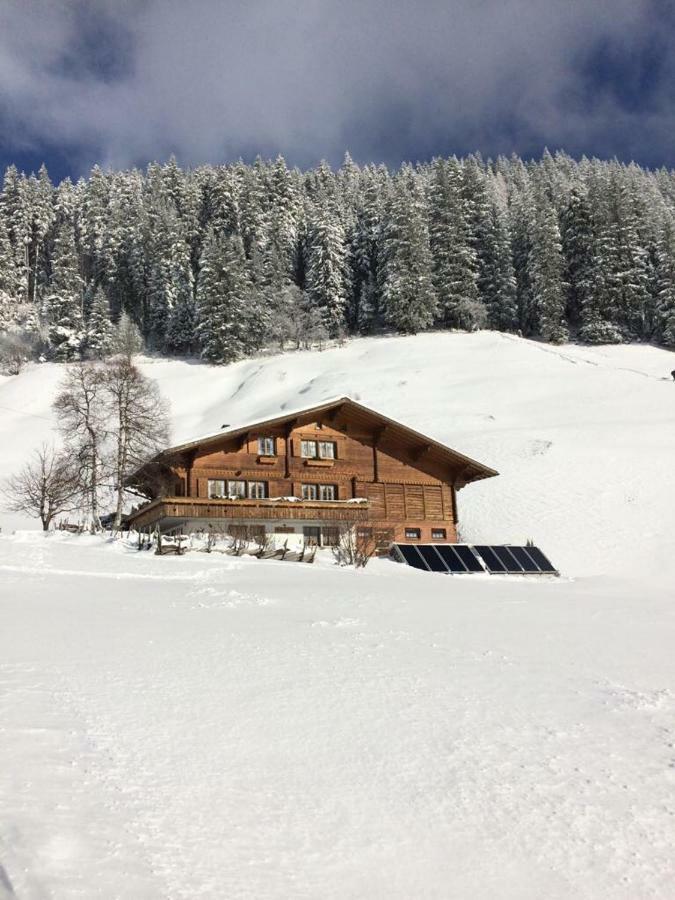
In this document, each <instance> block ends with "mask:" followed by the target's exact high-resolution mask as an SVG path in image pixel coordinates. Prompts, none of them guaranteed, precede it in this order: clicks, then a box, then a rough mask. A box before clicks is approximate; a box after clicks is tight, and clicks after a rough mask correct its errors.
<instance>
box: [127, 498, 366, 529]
mask: <svg viewBox="0 0 675 900" xmlns="http://www.w3.org/2000/svg"><path fill="white" fill-rule="evenodd" d="M369 510H370V503H369V502H368V501H367V500H364V501H361V502H359V503H351V502H348V501H344V500H342V501H340V500H283V499H280V500H272V499H269V500H211V499H208V498H207V497H161V498H159V499H157V500H153V501H151V502H150V503H147V504H146V505H145V506H142V507H141V508H140V509H138V510H137V511H136V512H135V513H133V514H132V515H131V516H130V522H131V524H132V525H133V527H134V528H144V527H147V526H149V525H157V524H159V525H160V527H161V528H166V527H175V526H178V525H180V524H181V523H183V522H187V521H188V520H190V519H193V520H194V519H199V520H205V519H208V520H213V521H219V522H221V524H226V523H224V522H223V520H228V519H229V520H231V521H232V522H242V521H244V522H246V521H251V520H257V521H274V520H276V521H279V522H295V521H298V522H312V521H319V522H325V523H326V524H329V523H339V522H363V521H364V520H366V519H367V518H368V513H369Z"/></svg>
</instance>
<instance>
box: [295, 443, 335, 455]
mask: <svg viewBox="0 0 675 900" xmlns="http://www.w3.org/2000/svg"><path fill="white" fill-rule="evenodd" d="M335 446H336V445H335V441H301V442H300V455H301V456H303V457H304V458H305V459H335V458H336V456H337V454H336V452H335Z"/></svg>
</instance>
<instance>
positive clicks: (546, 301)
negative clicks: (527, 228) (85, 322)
mask: <svg viewBox="0 0 675 900" xmlns="http://www.w3.org/2000/svg"><path fill="white" fill-rule="evenodd" d="M528 272H529V280H530V284H531V289H532V308H533V313H534V317H535V321H536V330H537V332H538V333H539V334H540V335H541V337H542V338H543V339H544V340H545V341H550V342H551V343H554V344H559V343H562V342H563V341H564V340H566V339H567V328H566V327H565V282H564V279H563V273H564V260H563V255H562V243H561V239H560V228H559V226H558V216H557V214H556V211H555V209H554V208H553V206H552V205H551V204H550V203H547V202H546V200H545V199H544V198H543V197H540V198H539V202H538V203H537V207H536V212H535V219H534V228H533V231H532V245H531V248H530V254H529V258H528Z"/></svg>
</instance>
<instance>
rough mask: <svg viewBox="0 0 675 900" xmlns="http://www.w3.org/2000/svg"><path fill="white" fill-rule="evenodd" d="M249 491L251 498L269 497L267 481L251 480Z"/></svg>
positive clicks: (248, 486)
mask: <svg viewBox="0 0 675 900" xmlns="http://www.w3.org/2000/svg"><path fill="white" fill-rule="evenodd" d="M247 492H248V499H249V500H265V499H266V498H267V482H266V481H249V482H248V484H247Z"/></svg>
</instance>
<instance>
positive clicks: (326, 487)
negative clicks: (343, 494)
mask: <svg viewBox="0 0 675 900" xmlns="http://www.w3.org/2000/svg"><path fill="white" fill-rule="evenodd" d="M336 494H337V491H336V489H335V485H334V484H320V485H319V500H335V496H336Z"/></svg>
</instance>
